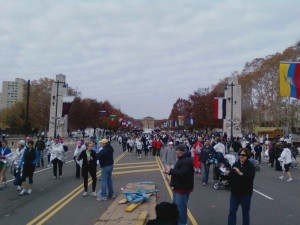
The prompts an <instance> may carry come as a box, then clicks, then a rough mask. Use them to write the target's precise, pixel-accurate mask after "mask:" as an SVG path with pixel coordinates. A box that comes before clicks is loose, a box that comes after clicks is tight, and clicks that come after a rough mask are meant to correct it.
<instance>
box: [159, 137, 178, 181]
mask: <svg viewBox="0 0 300 225" xmlns="http://www.w3.org/2000/svg"><path fill="white" fill-rule="evenodd" d="M176 162H177V157H176V150H175V148H174V146H173V142H172V141H170V142H169V143H168V146H167V147H166V148H164V154H163V157H162V163H163V165H164V168H165V169H167V168H169V169H173V168H174V166H175V164H176ZM164 178H166V177H164Z"/></svg>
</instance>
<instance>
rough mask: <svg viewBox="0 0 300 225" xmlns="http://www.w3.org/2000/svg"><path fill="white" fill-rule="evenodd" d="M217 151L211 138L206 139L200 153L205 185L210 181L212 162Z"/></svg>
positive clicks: (203, 183)
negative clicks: (212, 144)
mask: <svg viewBox="0 0 300 225" xmlns="http://www.w3.org/2000/svg"><path fill="white" fill-rule="evenodd" d="M215 153H216V150H215V149H214V148H213V147H212V146H211V143H210V140H206V141H205V143H204V146H203V148H202V150H201V153H200V161H201V169H202V174H203V175H202V185H203V186H205V185H207V183H208V177H209V169H210V164H211V163H212V160H214V156H215Z"/></svg>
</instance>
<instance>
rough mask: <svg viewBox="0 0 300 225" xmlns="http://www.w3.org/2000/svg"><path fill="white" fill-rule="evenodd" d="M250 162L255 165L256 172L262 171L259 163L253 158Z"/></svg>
mask: <svg viewBox="0 0 300 225" xmlns="http://www.w3.org/2000/svg"><path fill="white" fill-rule="evenodd" d="M249 161H250V162H251V163H252V164H253V165H254V168H255V171H256V172H258V171H260V166H259V162H258V161H257V160H255V159H253V158H250V159H249Z"/></svg>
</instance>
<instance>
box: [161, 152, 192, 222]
mask: <svg viewBox="0 0 300 225" xmlns="http://www.w3.org/2000/svg"><path fill="white" fill-rule="evenodd" d="M156 160H157V163H158V165H159V167H160V173H161V175H162V177H164V173H163V164H162V162H161V160H160V157H158V156H157V157H156ZM168 179H170V178H169V177H168ZM164 181H165V185H166V187H167V190H168V192H169V195H170V197H171V199H172V200H173V191H172V190H171V188H170V186H169V184H168V182H167V179H165V180H164ZM187 213H188V217H189V219H190V221H191V223H192V224H193V225H198V223H197V221H196V220H195V218H194V216H193V214H192V213H191V211H190V210H189V209H188V212H187Z"/></svg>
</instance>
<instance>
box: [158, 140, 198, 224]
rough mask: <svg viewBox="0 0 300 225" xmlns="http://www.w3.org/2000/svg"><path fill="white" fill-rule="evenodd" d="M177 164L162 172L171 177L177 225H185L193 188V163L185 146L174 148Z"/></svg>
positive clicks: (180, 145)
mask: <svg viewBox="0 0 300 225" xmlns="http://www.w3.org/2000/svg"><path fill="white" fill-rule="evenodd" d="M175 148H176V156H177V158H178V161H177V163H176V164H175V166H174V168H173V169H171V168H170V169H169V168H167V169H166V170H164V171H163V172H164V173H165V174H168V175H171V182H170V186H171V187H173V203H175V204H176V205H177V207H178V211H179V218H178V225H185V224H187V203H188V200H189V196H190V193H191V192H192V191H193V188H194V163H193V159H192V158H191V157H190V154H187V153H188V152H187V151H186V146H185V145H184V144H179V145H177V146H176V147H175Z"/></svg>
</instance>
